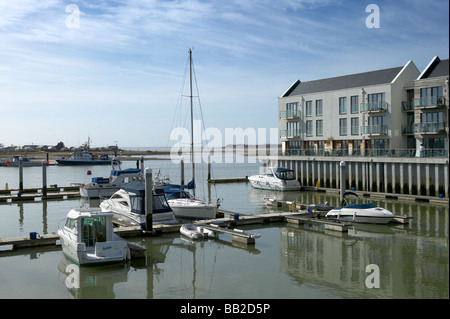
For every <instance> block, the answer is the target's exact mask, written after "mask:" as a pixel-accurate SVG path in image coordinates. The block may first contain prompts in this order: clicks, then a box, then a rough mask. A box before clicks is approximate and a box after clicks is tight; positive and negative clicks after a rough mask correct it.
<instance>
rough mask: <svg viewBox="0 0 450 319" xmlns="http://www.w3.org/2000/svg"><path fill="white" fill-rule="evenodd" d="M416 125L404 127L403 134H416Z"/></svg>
mask: <svg viewBox="0 0 450 319" xmlns="http://www.w3.org/2000/svg"><path fill="white" fill-rule="evenodd" d="M414 132H415V130H414V124H409V125H402V134H404V135H408V134H414Z"/></svg>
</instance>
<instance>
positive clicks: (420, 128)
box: [414, 123, 445, 134]
mask: <svg viewBox="0 0 450 319" xmlns="http://www.w3.org/2000/svg"><path fill="white" fill-rule="evenodd" d="M444 130H445V127H444V123H415V124H414V133H436V134H437V133H441V132H444Z"/></svg>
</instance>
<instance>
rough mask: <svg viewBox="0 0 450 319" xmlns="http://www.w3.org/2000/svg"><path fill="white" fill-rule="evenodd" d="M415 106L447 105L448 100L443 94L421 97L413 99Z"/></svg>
mask: <svg viewBox="0 0 450 319" xmlns="http://www.w3.org/2000/svg"><path fill="white" fill-rule="evenodd" d="M413 105H414V107H427V106H431V107H432V106H435V107H438V106H445V105H447V100H446V98H445V97H443V96H431V97H420V98H415V99H414V100H413Z"/></svg>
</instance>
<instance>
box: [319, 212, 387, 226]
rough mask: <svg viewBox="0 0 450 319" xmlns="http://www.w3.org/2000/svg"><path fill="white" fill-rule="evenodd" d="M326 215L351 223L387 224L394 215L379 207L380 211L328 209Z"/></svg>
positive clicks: (329, 217) (332, 218)
mask: <svg viewBox="0 0 450 319" xmlns="http://www.w3.org/2000/svg"><path fill="white" fill-rule="evenodd" d="M326 217H327V218H328V219H330V220H338V221H344V222H352V223H365V224H387V223H389V222H390V221H392V219H393V218H394V217H395V216H394V214H392V213H391V212H389V211H387V210H384V209H381V210H380V211H370V212H367V211H358V210H352V209H340V210H330V211H329V212H328V213H327V214H326Z"/></svg>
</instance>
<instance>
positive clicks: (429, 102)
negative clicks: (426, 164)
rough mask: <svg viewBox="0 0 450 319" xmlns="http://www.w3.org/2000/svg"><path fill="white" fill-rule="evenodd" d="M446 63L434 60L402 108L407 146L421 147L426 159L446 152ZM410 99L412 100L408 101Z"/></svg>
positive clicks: (416, 83)
mask: <svg viewBox="0 0 450 319" xmlns="http://www.w3.org/2000/svg"><path fill="white" fill-rule="evenodd" d="M448 62H449V60H448V59H446V60H440V59H439V57H437V56H435V57H434V58H433V59H432V60H431V61H430V63H429V64H428V66H427V67H426V68H425V70H424V71H423V72H422V73H421V74H420V76H419V77H418V78H417V79H416V80H415V81H414V88H413V90H411V89H410V90H408V93H407V94H408V95H409V97H410V99H409V100H408V101H407V104H406V105H405V106H406V108H407V110H405V112H406V116H407V126H406V127H405V130H406V134H407V139H408V143H409V144H412V145H414V144H415V146H416V147H419V146H420V144H423V146H424V148H425V155H428V156H434V155H439V153H440V151H441V150H448V149H449V141H448V132H449V127H448V122H449V121H448V118H449V113H448V110H449V104H448V103H449V88H448V77H449V63H448ZM411 98H412V99H411Z"/></svg>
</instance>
